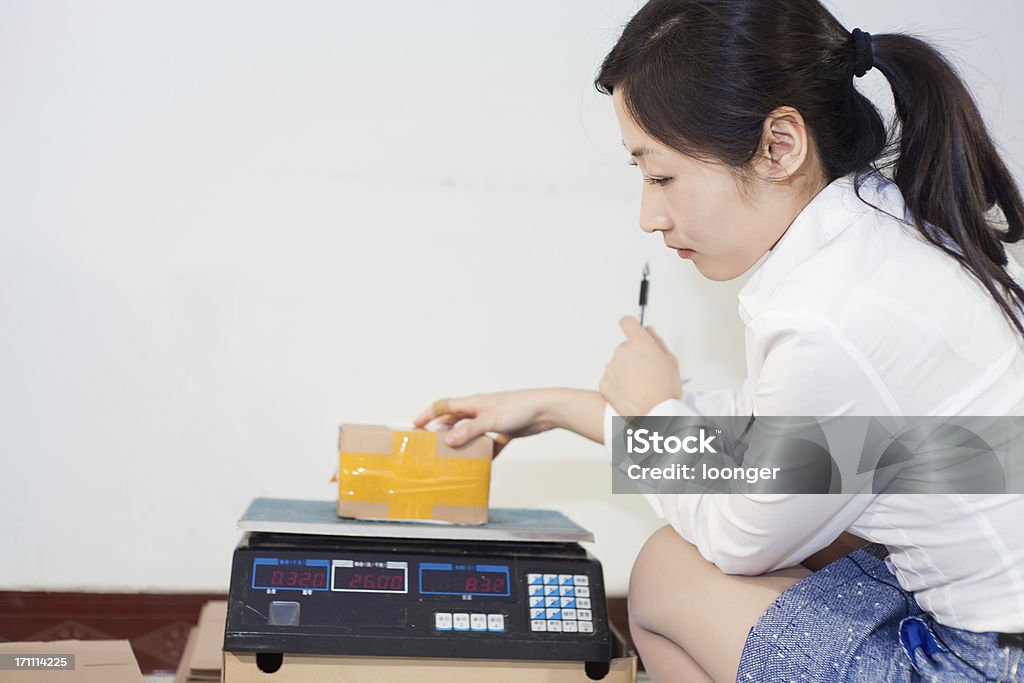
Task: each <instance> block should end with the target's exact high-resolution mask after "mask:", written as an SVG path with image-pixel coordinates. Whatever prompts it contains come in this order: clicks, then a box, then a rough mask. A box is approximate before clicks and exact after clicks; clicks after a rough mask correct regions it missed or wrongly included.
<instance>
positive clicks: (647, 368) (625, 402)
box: [598, 316, 683, 416]
mask: <svg viewBox="0 0 1024 683" xmlns="http://www.w3.org/2000/svg"><path fill="white" fill-rule="evenodd" d="M619 326H620V327H621V328H622V331H623V332H624V333H625V334H626V341H624V342H622V343H621V344H619V346H618V347H617V348H616V349H615V353H614V354H613V355H612V359H611V360H610V361H609V362H608V365H606V366H605V369H604V377H602V378H601V384H600V385H599V387H598V389H599V390H600V392H601V394H602V395H603V396H604V397H605V400H607V401H608V402H609V403H610V404H611V405H612V407H613V408H615V411H616V412H617V413H618V414H619V415H628V416H634V415H646V414H647V413H649V412H650V411H651V408H653V407H654V406H656V405H658V404H659V403H661V402H662V401H665V400H667V399H670V398H681V397H682V395H683V393H682V381H681V380H680V378H679V361H678V359H676V357H675V354H673V353H672V352H671V351H669V350H668V346H666V344H665V342H664V341H663V340H662V338H661V337H659V336H658V334H657V333H656V332H655V331H654V329H653V328H651V327H642V326H641V325H640V321H638V320H637V319H636V318H634V317H633V316H626V317H624V318H622V320H620V321H619Z"/></svg>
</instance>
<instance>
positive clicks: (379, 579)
mask: <svg viewBox="0 0 1024 683" xmlns="http://www.w3.org/2000/svg"><path fill="white" fill-rule="evenodd" d="M333 589H334V590H336V591H362V592H372V593H405V592H406V586H405V569H402V568H390V567H389V568H385V567H340V566H338V567H335V568H334V584H333Z"/></svg>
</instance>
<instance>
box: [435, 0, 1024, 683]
mask: <svg viewBox="0 0 1024 683" xmlns="http://www.w3.org/2000/svg"><path fill="white" fill-rule="evenodd" d="M872 68H875V69H878V70H879V71H880V72H881V73H882V74H883V75H884V76H885V77H886V78H887V79H888V81H889V84H890V85H891V87H892V92H893V96H894V99H895V103H896V112H897V116H898V119H899V122H900V124H901V125H900V130H899V133H900V135H899V138H898V140H897V141H890V140H888V138H887V133H886V128H885V125H884V123H883V121H882V119H881V117H880V115H879V113H878V111H877V110H876V108H875V107H874V106H873V105H872V104H871V103H870V101H868V100H867V99H866V98H865V97H864V96H862V95H861V94H860V93H859V92H858V90H857V89H856V88H855V86H854V80H855V78H857V77H860V76H863V75H864V74H865V73H866V72H867V71H869V70H870V69H872ZM596 85H597V87H598V89H599V90H601V91H602V92H604V93H606V94H610V95H611V97H612V103H613V107H614V109H615V113H616V116H617V118H618V121H619V125H620V129H621V133H622V140H623V143H624V144H625V145H626V148H627V150H629V152H630V155H631V157H632V159H633V163H634V164H636V165H638V166H639V167H640V170H641V171H642V172H643V175H644V190H643V197H642V201H641V208H640V225H641V227H642V229H643V230H644V231H646V232H659V233H661V236H662V238H663V239H664V241H665V244H666V245H667V246H668V247H670V248H672V249H676V250H677V251H678V253H679V255H680V257H681V258H683V259H685V260H688V261H692V263H693V264H694V266H696V268H697V269H698V270H699V271H700V272H701V273H702V274H703V275H704V276H706V277H708V278H710V279H713V280H728V279H731V278H735V277H737V276H739V275H740V274H742V273H744V272H745V271H747V270H749V269H750V268H751V267H753V266H754V265H755V264H757V263H759V262H760V263H759V265H758V268H757V270H756V272H755V273H754V274H753V276H752V277H751V278H750V280H749V281H748V282H747V284H746V285H745V286H744V288H743V289H742V291H741V292H740V294H739V301H740V307H739V310H740V315H741V317H742V318H743V321H744V323H745V324H746V347H747V365H748V373H749V376H748V378H747V380H746V381H745V382H744V384H743V386H742V387H741V388H740V389H738V390H732V391H715V392H683V391H682V389H681V382H680V378H679V372H678V366H677V362H676V359H675V357H674V356H673V355H672V353H671V352H670V351H669V350H668V348H667V347H666V345H665V344H664V342H663V341H662V340H661V339H660V338H659V336H658V335H657V334H656V333H655V332H654V330H652V329H650V328H644V327H642V326H641V325H640V324H639V323H638V322H637V321H636V320H635V319H633V318H625V319H623V320H622V322H621V325H622V329H623V332H624V333H625V335H626V341H625V342H623V343H622V344H621V345H620V346H619V347H618V348H617V349H616V350H615V353H614V355H613V356H612V359H611V361H610V362H609V363H608V365H607V367H606V369H605V374H604V377H603V378H602V380H601V382H600V385H599V391H585V390H573V389H533V390H525V391H513V392H506V393H498V394H489V395H476V396H469V397H465V398H458V399H450V400H444V401H441V402H438V403H435V405H434V406H433V407H432V408H431V409H428V410H426V411H424V413H423V414H421V415H420V416H419V417H418V418H417V420H416V423H417V425H418V426H424V425H426V424H427V423H428V422H430V421H431V420H432V419H435V418H439V419H440V421H441V423H442V424H444V425H447V426H449V427H451V431H450V432H449V433H448V435H447V440H448V441H449V443H451V444H453V445H458V444H461V443H464V442H465V441H466V440H468V439H470V438H473V437H475V436H478V435H480V434H482V433H484V432H493V433H498V434H499V435H500V443H501V445H504V444H505V443H507V441H508V440H509V439H514V438H518V437H521V436H526V435H529V434H535V433H538V432H541V431H544V430H547V429H552V428H555V427H561V428H564V429H569V430H572V431H574V432H576V433H578V434H581V435H583V436H586V437H588V438H590V439H593V440H594V441H598V442H604V443H609V442H610V424H611V417H612V416H613V415H615V414H616V413H617V414H620V415H709V416H724V415H740V416H745V415H751V414H753V415H817V416H824V415H939V416H953V415H1022V414H1024V341H1022V340H1024V322H1022V321H1024V315H1022V313H1024V291H1022V289H1021V285H1020V279H1021V278H1020V274H1019V271H1018V270H1015V266H1014V264H1013V263H1012V261H1010V260H1008V258H1007V254H1006V252H1005V250H1004V248H1003V243H1013V242H1017V241H1019V240H1020V239H1021V237H1022V232H1024V204H1022V202H1021V197H1020V193H1019V191H1018V189H1017V186H1016V184H1015V182H1014V180H1013V178H1012V177H1011V175H1010V174H1009V172H1008V171H1007V169H1006V167H1005V165H1004V164H1003V162H1002V160H1001V159H1000V158H999V156H998V154H997V153H996V151H995V147H994V145H993V143H992V141H991V139H990V137H989V135H988V134H987V132H986V130H985V126H984V124H983V122H982V120H981V117H980V115H979V113H978V111H977V109H976V107H975V105H974V103H973V101H972V100H971V97H970V95H969V94H968V92H967V89H966V88H965V86H964V85H963V83H962V82H961V81H960V80H959V78H958V77H957V76H956V74H955V73H954V71H953V70H952V69H951V67H950V66H949V65H948V63H947V62H946V61H945V60H944V59H943V58H942V57H941V56H940V55H939V54H938V53H937V52H936V51H935V50H934V49H933V48H931V47H930V46H929V45H927V44H926V43H924V42H922V41H920V40H917V39H915V38H911V37H909V36H904V35H894V34H890V35H880V36H875V37H872V36H870V35H869V34H867V33H865V32H863V31H861V30H859V29H855V30H854V31H852V32H850V31H848V30H846V29H845V28H843V27H842V26H841V25H840V24H839V22H838V21H837V20H836V19H835V18H834V17H833V16H832V15H831V14H830V13H829V12H828V11H827V10H825V9H824V8H823V7H822V6H821V5H820V4H819V3H818V2H816V0H717V1H714V0H672V1H669V0H652V2H649V3H648V4H646V5H645V6H644V7H643V8H642V9H641V10H640V11H639V12H638V14H637V15H636V16H635V17H634V18H633V19H632V20H631V21H630V22H629V24H628V25H627V26H626V27H625V29H624V32H623V34H622V36H621V38H620V39H619V41H618V43H617V44H616V45H615V47H614V48H613V49H612V51H611V52H610V53H609V54H608V56H607V57H606V58H605V60H604V63H603V65H602V67H601V70H600V73H599V75H598V77H597V79H596ZM882 170H889V171H891V176H892V177H893V181H890V180H886V178H885V177H884V176H883V175H882V174H881V172H880V171H882ZM993 209H998V210H999V213H1000V214H1001V222H1002V223H1004V224H1005V226H1006V228H1005V229H1004V230H999V229H997V227H996V223H995V221H994V214H993V211H992V210H993ZM766 252H767V254H768V255H767V257H766V258H764V259H763V261H762V257H764V256H765V253H766ZM651 500H652V502H653V503H654V505H655V507H656V508H657V512H658V513H659V515H660V516H661V517H663V518H664V519H665V520H666V521H667V522H668V525H667V526H665V527H663V528H662V529H660V530H659V531H658V532H656V533H655V534H653V535H652V537H651V538H650V539H649V540H648V542H647V543H646V544H645V546H644V547H643V549H642V550H641V552H640V554H639V556H638V558H637V560H636V564H635V566H634V568H633V572H632V575H631V578H630V588H629V608H630V627H631V630H632V633H633V637H634V640H635V642H636V645H637V648H638V649H639V651H640V654H641V656H642V658H643V660H644V663H645V666H646V668H647V670H648V671H649V672H650V673H651V675H652V677H653V678H654V679H655V680H657V681H707V680H714V681H730V680H735V679H737V677H738V678H739V679H740V680H752V681H776V680H778V681H791V680H797V681H800V680H850V681H896V680H899V681H905V680H958V681H959V680H1024V661H1022V641H1024V639H1022V636H1021V635H1020V634H1021V633H1022V632H1024V570H1022V569H1021V568H1022V567H1024V527H1022V525H1021V524H1020V523H1019V520H1020V519H1024V497H1022V496H979V495H916V496H910V495H889V494H881V495H867V494H862V495H827V496H810V495H804V496H800V495H781V494H780V495H771V496H765V495H762V496H741V495H729V496H723V495H659V496H657V497H651ZM851 538H852V539H865V540H866V541H870V542H871V545H868V546H866V547H864V548H861V549H858V550H854V551H853V552H852V553H850V554H849V555H846V556H845V557H841V559H838V560H836V561H835V562H833V563H831V564H829V565H828V566H827V567H824V568H821V569H819V570H818V571H815V572H813V573H812V572H811V571H809V570H808V569H807V567H806V566H804V565H802V564H801V563H802V562H804V563H806V564H807V565H808V566H810V567H811V568H818V567H820V563H819V564H817V565H816V564H815V563H814V562H813V559H814V558H815V557H820V553H822V552H830V551H829V549H830V548H831V549H832V551H834V549H835V542H836V541H837V539H846V540H849V539H851ZM861 543H863V541H861ZM851 547H855V546H846V549H850V548H851ZM816 554H818V555H816Z"/></svg>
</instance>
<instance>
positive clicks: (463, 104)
mask: <svg viewBox="0 0 1024 683" xmlns="http://www.w3.org/2000/svg"><path fill="white" fill-rule="evenodd" d="M636 6H637V3H636V2H633V1H611V0H607V1H602V2H598V0H571V1H569V0H561V1H560V2H557V3H552V2H544V1H539V0H532V1H523V2H516V3H480V2H468V1H454V0H452V1H448V2H438V3H420V2H399V3H372V2H367V3H355V2H342V3H339V2H303V3H271V2H251V1H248V0H247V1H244V2H243V1H241V0H238V1H232V2H217V3H206V2H190V3H182V2H174V3H171V2H164V3H135V2H128V1H127V0H125V1H123V2H90V3H73V2H63V3H60V2H37V1H28V0H25V1H23V2H12V1H11V0H0V458H2V468H3V469H2V474H0V501H2V503H0V504H2V506H3V507H2V514H0V542H2V548H3V550H0V589H11V588H17V589H33V588H48V589H70V588H87V589H113V590H135V589H140V590H148V589H159V590H223V589H224V588H225V586H226V583H227V576H228V569H229V563H230V557H231V550H232V548H233V546H234V544H235V542H236V540H237V538H238V532H237V531H236V530H235V528H234V524H235V520H236V519H237V517H238V516H239V514H240V513H241V512H242V510H243V509H244V508H245V506H246V504H247V503H248V501H249V499H250V498H252V497H254V496H278V497H302V498H322V499H328V498H331V497H333V496H334V495H335V488H334V486H333V485H331V484H330V483H329V481H328V480H329V478H330V476H331V474H332V472H333V470H334V467H335V454H334V445H335V439H336V428H337V425H338V424H339V423H341V422H343V421H362V422H398V421H408V420H411V419H412V417H413V416H414V415H415V414H416V413H417V412H419V410H420V409H422V408H423V407H425V406H426V405H428V404H429V403H430V402H431V401H432V400H433V399H435V398H437V397H440V396H444V395H459V394H463V393H468V392H475V391H490V390H499V389H506V388H515V387H522V386H549V385H567V386H581V387H594V386H596V383H597V380H598V379H599V378H600V375H601V372H602V369H603V367H604V364H605V362H606V361H607V359H608V357H609V356H610V354H611V351H612V349H613V348H614V346H615V345H616V344H617V343H618V342H619V340H620V334H619V332H618V328H617V320H618V318H619V317H620V316H621V315H622V314H628V313H634V312H635V309H634V303H635V297H636V287H637V280H638V276H639V272H640V269H641V267H642V265H643V263H644V261H645V260H647V259H649V260H650V261H651V263H652V268H653V271H654V272H653V283H652V306H651V309H650V311H649V315H650V318H649V319H650V321H651V322H652V323H654V324H655V325H656V326H658V327H659V328H661V330H662V332H663V334H666V335H667V339H668V340H669V342H670V343H671V345H672V346H673V348H675V349H676V350H677V351H678V353H679V354H680V355H681V357H682V366H683V369H684V373H685V374H687V375H688V376H692V377H693V378H694V386H696V387H698V388H700V387H708V386H717V385H724V384H728V383H733V382H738V381H740V380H741V379H742V376H743V371H744V369H743V365H742V336H741V326H740V323H739V321H738V320H737V318H736V306H735V293H736V291H737V290H738V288H739V286H740V284H741V283H740V282H732V283H724V284H716V283H711V282H707V281H704V280H702V279H701V278H700V276H699V275H697V274H695V272H694V271H693V270H692V266H691V265H690V264H688V263H681V262H679V261H678V259H676V258H675V256H674V255H673V254H671V253H670V252H668V251H667V250H665V249H664V248H663V247H661V246H660V240H658V239H657V238H656V237H650V236H646V235H644V234H643V233H641V231H640V230H639V229H638V228H637V222H636V221H637V199H638V195H639V188H640V185H639V182H640V181H639V177H638V174H637V171H636V169H631V168H628V167H627V166H626V165H625V163H624V161H625V154H624V152H623V150H622V148H621V145H620V142H619V134H618V130H617V127H616V125H615V120H614V116H613V114H612V111H611V105H610V101H609V100H608V98H606V97H604V96H601V95H599V94H598V93H596V92H595V91H594V90H593V87H592V85H591V81H592V79H593V76H594V73H595V71H596V68H597V66H598V64H599V62H600V59H601V57H602V56H603V55H604V53H605V52H606V51H607V50H608V48H610V46H611V45H612V43H613V42H614V40H615V38H616V37H617V34H618V26H619V25H620V24H621V23H623V22H624V21H625V20H626V19H627V18H628V17H629V16H630V15H631V14H632V12H633V11H634V10H635V8H636ZM833 6H834V7H836V8H837V11H838V12H839V14H840V15H841V18H843V19H844V21H846V23H847V26H849V27H850V28H852V27H853V26H857V25H859V26H861V27H863V28H864V29H865V30H868V31H870V32H874V33H881V32H885V31H886V30H890V29H896V28H900V27H909V28H912V29H916V30H920V31H924V32H926V33H927V34H928V35H930V36H932V37H933V38H936V39H938V40H939V42H940V44H942V45H944V46H946V47H948V48H950V49H951V50H953V54H954V55H955V56H956V57H957V59H958V60H959V61H960V62H961V63H962V65H963V67H964V68H965V74H966V76H967V78H968V79H969V80H970V82H971V84H972V86H973V87H974V89H975V92H976V93H977V95H978V97H979V100H980V102H981V105H982V108H983V111H984V112H985V115H986V116H987V118H988V121H989V123H990V125H991V127H992V129H993V131H994V133H995V136H996V138H997V139H998V140H999V142H1000V143H1001V144H1002V146H1003V150H1004V152H1005V154H1006V156H1007V158H1008V159H1009V160H1010V162H1011V165H1012V167H1013V168H1014V170H1015V172H1016V173H1017V174H1018V177H1024V175H1022V174H1021V169H1022V166H1021V159H1022V158H1024V154H1022V152H1024V114H1022V112H1024V106H1022V105H1024V96H1022V94H1021V91H1022V85H1024V76H1022V75H1021V73H1020V71H1019V70H1018V69H1016V68H1014V67H1013V66H1012V65H1014V64H1019V63H1020V48H1019V44H1018V42H1017V41H1018V36H1017V27H1018V26H1019V25H1020V23H1021V20H1022V19H1024V11H1022V9H1021V7H1020V5H1019V4H1018V3H1016V2H1014V1H1013V0H1001V1H998V2H997V1H996V0H987V1H986V2H984V3H973V4H969V5H968V4H964V3H960V2H942V3H936V2H925V1H924V0H914V1H904V2H900V3H892V2H881V1H880V0H879V1H871V2H863V1H862V2H853V1H852V0H844V1H843V2H840V3H836V4H835V5H833ZM492 504H493V505H497V506H518V507H528V506H543V507H555V508H558V509H561V510H564V511H565V512H567V513H568V514H569V515H570V516H572V517H573V518H574V519H576V520H577V521H579V522H580V523H582V524H583V525H585V526H587V527H589V528H591V529H593V530H594V531H595V533H596V535H597V539H598V540H597V543H596V544H595V545H594V546H592V551H593V552H594V553H595V554H596V555H597V556H598V557H599V558H600V559H601V560H602V561H603V563H604V565H605V571H606V574H607V579H608V582H609V584H610V590H611V592H613V593H618V594H624V593H625V590H626V585H627V580H628V574H629V567H630V565H631V563H632V559H633V557H634V556H635V554H636V552H637V550H638V549H639V547H640V545H641V544H642V542H643V540H644V539H645V538H646V536H647V534H648V533H649V532H650V531H652V530H653V529H655V528H657V526H659V522H658V520H657V519H656V518H655V517H654V516H653V514H652V513H651V512H650V510H649V509H648V508H647V507H646V504H645V503H644V502H643V500H642V499H640V498H634V497H629V496H612V495H611V493H610V480H609V476H608V471H607V467H606V465H605V463H604V455H603V452H602V450H601V448H600V447H599V446H597V445H594V444H591V443H589V442H586V441H584V440H582V439H579V438H577V437H570V436H568V435H565V434H546V435H542V436H538V437H534V438H531V439H528V440H524V441H521V442H518V443H517V444H515V445H513V446H512V447H510V448H509V449H508V450H507V451H506V452H505V454H503V455H502V456H501V458H499V459H498V460H497V461H496V463H495V469H494V481H493V486H492Z"/></svg>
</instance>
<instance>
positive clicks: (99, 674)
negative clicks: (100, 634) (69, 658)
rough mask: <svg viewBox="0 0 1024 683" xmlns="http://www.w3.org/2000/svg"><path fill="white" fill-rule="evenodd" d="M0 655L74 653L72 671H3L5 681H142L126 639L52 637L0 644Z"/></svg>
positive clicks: (41, 682)
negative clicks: (44, 640) (34, 640)
mask: <svg viewBox="0 0 1024 683" xmlns="http://www.w3.org/2000/svg"><path fill="white" fill-rule="evenodd" d="M0 654H16V655H28V656H31V657H50V656H54V655H74V656H75V668H74V669H73V670H71V669H66V670H59V671H58V670H49V671H47V670H27V669H19V670H6V671H0V681H3V682H4V683H6V682H7V681H11V683H45V682H52V681H62V682H64V681H66V683H142V682H143V678H142V672H141V671H140V670H139V663H138V662H137V661H135V653H134V652H132V646H131V643H129V642H128V641H127V640H53V641H48V642H31V643H0Z"/></svg>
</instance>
